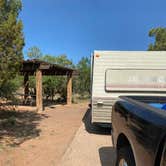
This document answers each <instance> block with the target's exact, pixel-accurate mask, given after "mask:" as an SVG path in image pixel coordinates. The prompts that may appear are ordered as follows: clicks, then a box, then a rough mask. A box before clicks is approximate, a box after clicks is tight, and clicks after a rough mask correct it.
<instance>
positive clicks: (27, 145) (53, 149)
mask: <svg viewBox="0 0 166 166" xmlns="http://www.w3.org/2000/svg"><path fill="white" fill-rule="evenodd" d="M87 108H88V106H87V103H86V104H79V105H72V106H55V107H53V106H52V107H48V108H46V111H45V112H44V113H43V114H42V115H40V117H39V115H38V116H37V117H36V115H35V116H34V119H33V118H31V119H29V120H28V119H26V121H24V123H23V124H22V123H20V119H17V121H14V122H13V120H12V123H17V124H16V125H18V127H19V130H17V131H13V130H12V131H9V132H8V135H7V136H8V137H11V136H12V137H13V138H17V139H16V140H19V139H22V138H23V135H24V134H25V136H24V138H25V137H27V139H23V140H22V142H21V143H20V142H19V143H18V144H17V143H15V144H13V147H11V146H7V147H5V148H4V147H3V148H1V147H0V166H39V165H40V166H56V165H58V164H59V163H60V160H61V158H62V156H63V155H64V153H65V151H66V149H67V148H68V146H69V144H70V143H71V142H72V140H73V138H74V136H75V133H76V131H77V130H78V128H79V127H80V125H81V122H82V118H83V116H84V114H85V112H86V110H87ZM19 117H20V118H23V117H24V116H23V117H22V116H19ZM26 117H28V116H27V115H26ZM10 123H11V122H10ZM12 123H11V124H12ZM11 124H10V125H11ZM21 127H22V128H21ZM24 130H25V131H26V130H30V131H33V132H32V133H31V134H30V135H28V134H27V135H26V132H25V133H24ZM3 132H4V131H3ZM3 132H2V134H4V135H3V136H5V133H3ZM0 139H1V138H0ZM11 145H12V144H11Z"/></svg>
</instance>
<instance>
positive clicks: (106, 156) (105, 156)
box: [99, 146, 116, 166]
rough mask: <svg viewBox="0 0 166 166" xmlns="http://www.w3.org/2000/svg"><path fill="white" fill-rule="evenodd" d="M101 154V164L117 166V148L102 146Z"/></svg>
mask: <svg viewBox="0 0 166 166" xmlns="http://www.w3.org/2000/svg"><path fill="white" fill-rule="evenodd" d="M99 156H100V162H101V166H115V163H116V150H115V148H113V147H111V146H108V147H101V148H100V149H99Z"/></svg>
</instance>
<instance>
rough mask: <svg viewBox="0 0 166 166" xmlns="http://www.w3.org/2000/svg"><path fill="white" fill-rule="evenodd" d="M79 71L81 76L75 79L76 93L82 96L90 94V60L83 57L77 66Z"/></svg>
mask: <svg viewBox="0 0 166 166" xmlns="http://www.w3.org/2000/svg"><path fill="white" fill-rule="evenodd" d="M77 70H78V72H79V75H78V77H77V78H76V79H75V86H74V91H75V92H76V93H80V94H81V95H82V96H84V95H85V94H87V93H88V94H90V59H89V58H87V57H83V58H82V59H81V60H80V61H79V63H78V64H77Z"/></svg>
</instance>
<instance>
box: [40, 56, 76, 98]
mask: <svg viewBox="0 0 166 166" xmlns="http://www.w3.org/2000/svg"><path fill="white" fill-rule="evenodd" d="M41 60H43V61H46V62H49V63H53V64H57V65H61V66H64V67H74V65H73V63H72V61H70V60H68V58H67V56H66V55H59V56H51V55H45V56H43V57H42V58H41ZM66 81H67V78H66V76H45V77H44V78H43V88H44V94H45V96H46V98H47V99H48V98H51V100H53V99H54V97H55V95H56V94H59V95H60V98H61V101H65V100H66Z"/></svg>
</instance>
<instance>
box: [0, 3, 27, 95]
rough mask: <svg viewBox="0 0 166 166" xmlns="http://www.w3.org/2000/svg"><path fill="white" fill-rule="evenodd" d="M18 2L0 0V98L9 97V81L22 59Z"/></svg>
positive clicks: (10, 90) (21, 34)
mask: <svg viewBox="0 0 166 166" xmlns="http://www.w3.org/2000/svg"><path fill="white" fill-rule="evenodd" d="M21 9H22V3H21V1H20V0H0V97H11V94H12V93H11V92H12V91H13V88H12V86H11V84H12V82H11V80H12V79H13V78H14V77H15V76H16V74H17V72H18V70H19V67H20V63H21V61H22V59H23V54H22V49H23V46H24V36H23V32H22V29H23V24H22V21H21V20H20V19H19V18H18V16H19V13H20V11H21Z"/></svg>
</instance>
